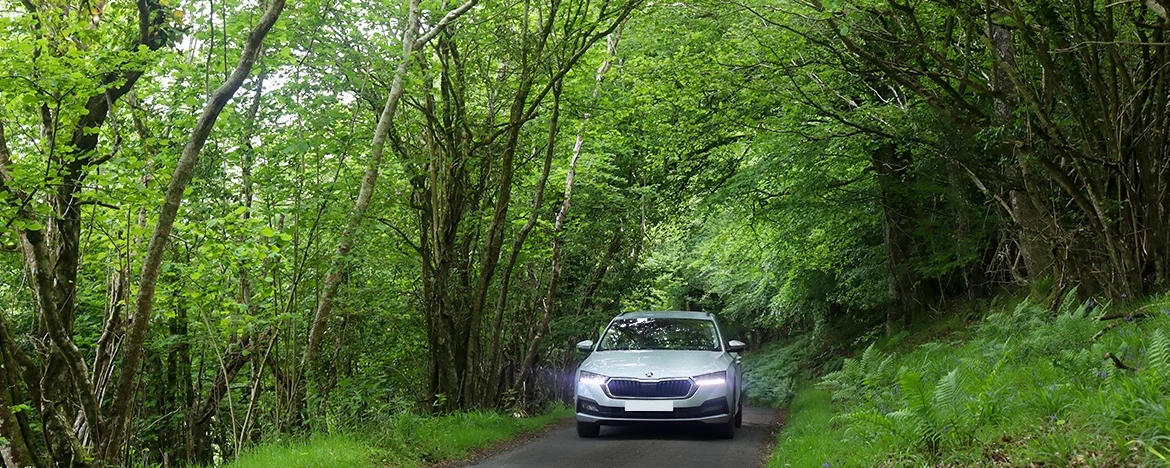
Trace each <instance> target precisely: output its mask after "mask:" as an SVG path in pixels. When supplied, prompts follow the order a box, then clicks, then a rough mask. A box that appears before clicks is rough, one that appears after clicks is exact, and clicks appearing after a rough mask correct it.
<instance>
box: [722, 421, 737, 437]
mask: <svg viewBox="0 0 1170 468" xmlns="http://www.w3.org/2000/svg"><path fill="white" fill-rule="evenodd" d="M719 438H720V439H734V438H735V418H731V417H729V418H727V422H725V423H723V424H720V425H719Z"/></svg>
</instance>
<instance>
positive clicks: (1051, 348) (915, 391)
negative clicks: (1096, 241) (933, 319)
mask: <svg viewBox="0 0 1170 468" xmlns="http://www.w3.org/2000/svg"><path fill="white" fill-rule="evenodd" d="M1055 309H1056V310H1055V311H1054V310H1049V308H1046V307H1040V306H1037V305H1034V304H1032V303H1030V302H1022V303H1019V304H1017V305H1014V306H1008V307H1002V308H998V309H995V310H993V311H992V312H993V313H990V314H988V315H987V316H986V317H985V318H983V319H979V320H972V321H968V320H967V319H966V318H963V319H962V320H956V319H954V317H945V318H943V319H942V320H939V321H938V323H936V324H933V325H931V326H927V327H923V328H920V329H917V330H915V331H914V332H913V333H909V334H904V335H902V336H900V337H897V338H895V339H883V340H878V341H877V342H876V343H875V344H874V345H873V346H870V347H869V348H867V349H866V351H865V352H863V353H858V354H857V356H856V357H855V358H854V359H847V360H846V361H845V362H844V363H843V365H842V366H841V370H840V371H837V372H834V373H831V374H828V375H826V376H825V377H824V378H822V379H817V380H815V381H813V383H812V384H806V385H803V386H801V387H800V388H799V390H798V392H797V394H796V397H795V400H794V401H793V402H792V406H791V408H790V419H789V424H788V426H787V427H786V428H785V429H784V430H783V431H782V432H781V434H780V435H779V436H778V437H779V438H778V445H777V448H776V453H775V457H774V458H773V460H772V466H793V467H797V466H809V467H817V466H825V465H824V464H825V463H828V464H829V465H828V466H831V467H854V466H856V467H862V466H883V467H902V466H906V467H910V466H915V467H918V466H939V467H951V466H1030V465H1031V464H1044V465H1045V466H1076V467H1081V466H1085V467H1088V466H1101V467H1111V466H1165V465H1166V464H1167V462H1168V461H1170V460H1168V459H1167V457H1168V456H1170V298H1168V297H1161V298H1153V299H1151V300H1149V301H1145V302H1144V303H1134V304H1126V305H1125V306H1120V305H1118V306H1108V305H1094V306H1093V307H1090V306H1089V305H1088V304H1082V303H1080V302H1079V301H1076V300H1075V299H1074V298H1073V296H1072V295H1071V294H1070V295H1069V296H1068V297H1066V298H1065V300H1064V301H1063V302H1062V303H1061V304H1060V305H1059V307H1056V308H1055ZM1138 310H1141V311H1145V312H1153V313H1152V314H1146V315H1144V316H1141V317H1136V318H1134V319H1132V320H1124V319H1123V320H1119V321H1116V322H1110V323H1116V325H1114V326H1112V328H1110V329H1109V330H1107V331H1105V332H1104V333H1103V334H1102V335H1101V336H1099V337H1096V335H1097V334H1098V332H1101V331H1102V329H1103V328H1104V327H1105V326H1107V325H1108V323H1106V322H1101V321H1099V320H1097V319H1096V317H1099V316H1102V315H1105V314H1108V313H1110V312H1116V311H1127V312H1128V311H1138ZM1107 354H1112V355H1114V356H1116V357H1117V358H1118V359H1120V361H1122V362H1123V363H1124V365H1125V366H1126V367H1127V369H1121V368H1119V367H1117V366H1115V365H1114V364H1113V363H1112V361H1111V360H1109V359H1106V355H1107Z"/></svg>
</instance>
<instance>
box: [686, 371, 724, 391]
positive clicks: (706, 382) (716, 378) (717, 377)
mask: <svg viewBox="0 0 1170 468" xmlns="http://www.w3.org/2000/svg"><path fill="white" fill-rule="evenodd" d="M692 379H694V380H695V385H698V386H700V387H706V386H712V385H723V384H725V383H727V371H719V372H712V373H710V374H703V375H696V376H694V377H692Z"/></svg>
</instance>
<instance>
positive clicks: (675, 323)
mask: <svg viewBox="0 0 1170 468" xmlns="http://www.w3.org/2000/svg"><path fill="white" fill-rule="evenodd" d="M647 349H675V350H691V351H719V337H718V335H717V334H716V333H715V322H712V321H710V320H702V319H683V318H636V319H627V320H618V321H616V322H614V323H613V324H612V325H610V326H609V329H608V330H606V331H605V336H602V337H601V343H600V344H599V345H598V346H597V350H598V351H610V350H619V351H630V350H647Z"/></svg>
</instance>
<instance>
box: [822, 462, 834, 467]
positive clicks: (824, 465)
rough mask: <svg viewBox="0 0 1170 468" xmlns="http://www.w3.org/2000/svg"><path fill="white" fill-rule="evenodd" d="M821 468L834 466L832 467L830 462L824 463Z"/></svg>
mask: <svg viewBox="0 0 1170 468" xmlns="http://www.w3.org/2000/svg"><path fill="white" fill-rule="evenodd" d="M821 466H823V467H825V468H829V467H830V466H832V465H830V464H829V462H824V463H821Z"/></svg>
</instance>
